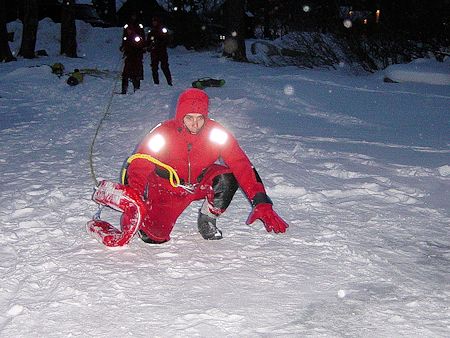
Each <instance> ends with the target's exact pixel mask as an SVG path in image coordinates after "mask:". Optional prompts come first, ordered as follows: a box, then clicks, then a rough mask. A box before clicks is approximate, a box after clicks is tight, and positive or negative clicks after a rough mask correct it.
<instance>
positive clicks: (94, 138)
mask: <svg viewBox="0 0 450 338" xmlns="http://www.w3.org/2000/svg"><path fill="white" fill-rule="evenodd" d="M122 60H123V59H122V58H121V60H120V61H119V62H118V63H117V67H116V69H115V71H117V70H118V69H119V67H120V66H121V64H122ZM119 77H120V73H119V75H117V76H116V77H115V78H114V86H113V88H112V90H111V92H110V95H109V99H108V104H107V105H106V108H105V112H104V114H103V116H102V118H101V119H100V121H99V122H98V125H97V129H96V130H95V133H94V137H93V138H92V142H91V145H90V146H89V168H90V171H91V177H92V180H93V181H94V184H95V186H98V180H97V177H96V175H95V170H94V160H93V156H94V155H93V154H94V145H95V140H96V139H97V135H98V133H99V131H100V128H101V126H102V124H103V121H104V120H105V119H106V117H107V116H108V115H109V114H110V109H111V104H112V100H113V97H114V93H115V91H116V87H117V83H118V81H117V80H118V79H119Z"/></svg>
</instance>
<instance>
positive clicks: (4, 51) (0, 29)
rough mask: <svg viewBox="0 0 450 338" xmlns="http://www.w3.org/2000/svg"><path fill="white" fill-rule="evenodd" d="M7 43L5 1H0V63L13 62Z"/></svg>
mask: <svg viewBox="0 0 450 338" xmlns="http://www.w3.org/2000/svg"><path fill="white" fill-rule="evenodd" d="M15 60H16V58H15V57H14V56H13V55H12V53H11V49H10V48H9V43H8V30H7V28H6V0H0V62H9V61H15Z"/></svg>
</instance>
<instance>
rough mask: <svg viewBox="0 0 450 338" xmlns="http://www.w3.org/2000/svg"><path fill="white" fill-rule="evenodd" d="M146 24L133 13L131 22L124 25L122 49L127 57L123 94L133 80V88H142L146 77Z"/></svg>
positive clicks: (123, 72) (123, 76)
mask: <svg viewBox="0 0 450 338" xmlns="http://www.w3.org/2000/svg"><path fill="white" fill-rule="evenodd" d="M145 45H146V43H145V31H144V26H143V25H142V24H140V23H138V20H137V16H136V15H135V14H133V15H131V18H130V20H129V22H128V23H127V24H126V25H124V26H123V35H122V44H121V46H120V51H121V52H123V56H124V58H125V61H124V66H123V71H122V94H126V93H127V90H128V83H129V81H130V80H131V83H132V84H133V89H134V91H136V90H137V89H139V88H140V85H141V80H143V79H144V66H143V56H144V48H145Z"/></svg>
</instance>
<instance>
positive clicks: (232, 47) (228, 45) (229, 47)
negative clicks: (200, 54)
mask: <svg viewBox="0 0 450 338" xmlns="http://www.w3.org/2000/svg"><path fill="white" fill-rule="evenodd" d="M223 50H224V51H225V52H226V53H228V54H233V53H235V52H236V51H237V50H238V43H237V41H236V39H233V38H229V39H225V41H224V42H223Z"/></svg>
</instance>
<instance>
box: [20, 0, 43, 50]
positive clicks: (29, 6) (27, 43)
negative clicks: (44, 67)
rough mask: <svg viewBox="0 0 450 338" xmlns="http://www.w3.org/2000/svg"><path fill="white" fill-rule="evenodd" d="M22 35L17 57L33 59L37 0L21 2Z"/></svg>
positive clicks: (37, 20) (36, 23) (37, 21)
mask: <svg viewBox="0 0 450 338" xmlns="http://www.w3.org/2000/svg"><path fill="white" fill-rule="evenodd" d="M22 7H23V21H22V22H23V33H22V43H21V45H20V50H19V55H21V56H23V57H24V58H26V59H32V58H34V57H35V53H34V49H35V47H36V35H37V29H38V24H39V19H38V0H22Z"/></svg>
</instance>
